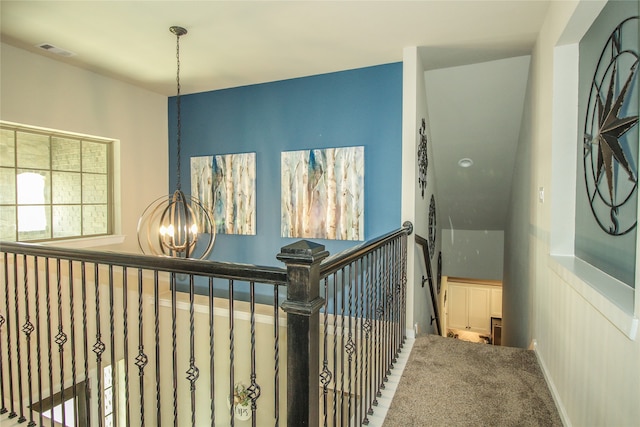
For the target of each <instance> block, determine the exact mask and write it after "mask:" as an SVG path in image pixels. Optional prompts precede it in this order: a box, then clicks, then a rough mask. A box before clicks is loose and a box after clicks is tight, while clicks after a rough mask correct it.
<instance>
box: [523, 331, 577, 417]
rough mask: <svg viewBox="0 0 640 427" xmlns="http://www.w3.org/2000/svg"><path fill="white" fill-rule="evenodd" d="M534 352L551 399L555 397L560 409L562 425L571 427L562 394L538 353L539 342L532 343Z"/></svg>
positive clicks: (554, 399) (557, 406)
mask: <svg viewBox="0 0 640 427" xmlns="http://www.w3.org/2000/svg"><path fill="white" fill-rule="evenodd" d="M532 347H533V352H534V354H535V355H536V358H537V359H538V363H539V364H540V369H541V370H542V375H543V376H544V380H545V382H546V383H547V386H548V387H549V391H550V392H551V397H553V401H554V402H555V404H556V408H557V409H558V414H559V415H560V420H561V421H562V424H563V425H564V426H566V427H571V420H570V419H569V414H567V410H566V408H565V407H564V405H563V404H562V399H561V398H560V393H558V389H556V386H555V384H554V383H553V380H552V379H551V378H552V377H551V374H549V372H548V370H547V365H546V364H545V363H544V358H543V357H542V354H540V352H539V351H538V342H537V341H536V340H535V339H534V340H533V341H532Z"/></svg>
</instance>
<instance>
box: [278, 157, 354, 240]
mask: <svg viewBox="0 0 640 427" xmlns="http://www.w3.org/2000/svg"><path fill="white" fill-rule="evenodd" d="M281 163H282V168H281V173H282V201H281V216H282V221H281V235H282V237H309V238H317V239H337V240H364V147H344V148H326V149H317V150H302V151H287V152H283V153H282V157H281Z"/></svg>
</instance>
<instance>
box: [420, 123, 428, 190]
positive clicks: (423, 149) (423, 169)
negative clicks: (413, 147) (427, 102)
mask: <svg viewBox="0 0 640 427" xmlns="http://www.w3.org/2000/svg"><path fill="white" fill-rule="evenodd" d="M418 133H419V134H420V144H419V145H418V169H419V172H420V176H418V184H419V185H420V188H421V189H422V198H423V199H424V189H425V188H426V187H427V167H428V166H429V158H428V156H427V124H426V121H425V119H422V126H421V127H420V130H419V131H418Z"/></svg>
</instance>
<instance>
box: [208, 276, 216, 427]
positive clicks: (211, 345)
mask: <svg viewBox="0 0 640 427" xmlns="http://www.w3.org/2000/svg"><path fill="white" fill-rule="evenodd" d="M213 302H214V298H213V277H209V397H210V398H211V408H210V411H211V417H210V418H211V427H214V426H215V425H216V405H215V398H216V391H215V387H214V386H215V378H216V374H215V362H214V361H215V329H214V327H215V324H214V315H213V311H214V305H213Z"/></svg>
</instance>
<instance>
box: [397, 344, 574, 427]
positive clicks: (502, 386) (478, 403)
mask: <svg viewBox="0 0 640 427" xmlns="http://www.w3.org/2000/svg"><path fill="white" fill-rule="evenodd" d="M396 426H398V427H410V426H562V422H561V420H560V417H559V415H558V411H557V409H556V407H555V404H554V402H553V398H552V397H551V394H550V392H549V389H548V387H547V384H546V382H545V380H544V377H543V374H542V371H541V370H540V367H539V365H538V361H537V359H536V356H535V354H534V352H533V351H530V350H524V349H519V348H510V347H498V346H492V345H488V344H478V343H470V342H465V341H461V340H457V339H454V338H444V337H440V336H437V335H427V336H422V337H418V338H416V341H415V343H414V345H413V349H412V350H411V354H410V356H409V360H408V361H407V366H406V368H405V370H404V372H403V374H402V378H401V379H400V383H399V384H398V389H397V391H396V393H395V396H394V398H393V402H392V403H391V406H390V408H389V411H388V413H387V417H386V419H385V422H384V427H396Z"/></svg>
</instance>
